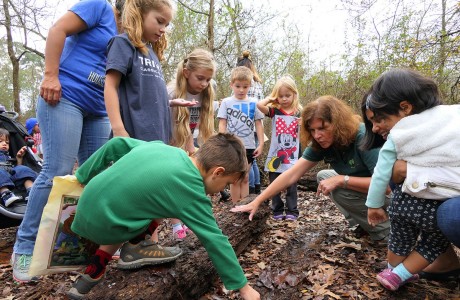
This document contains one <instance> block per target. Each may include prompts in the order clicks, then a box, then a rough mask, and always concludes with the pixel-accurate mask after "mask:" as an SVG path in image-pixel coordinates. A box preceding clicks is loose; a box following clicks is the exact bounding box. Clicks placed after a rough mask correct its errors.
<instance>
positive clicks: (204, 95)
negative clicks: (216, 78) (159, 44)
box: [173, 49, 216, 145]
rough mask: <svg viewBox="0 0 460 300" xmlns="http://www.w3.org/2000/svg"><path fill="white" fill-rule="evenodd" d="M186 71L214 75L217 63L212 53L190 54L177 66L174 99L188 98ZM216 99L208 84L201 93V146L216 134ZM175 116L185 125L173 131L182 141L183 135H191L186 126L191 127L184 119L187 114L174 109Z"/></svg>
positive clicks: (199, 125)
mask: <svg viewBox="0 0 460 300" xmlns="http://www.w3.org/2000/svg"><path fill="white" fill-rule="evenodd" d="M185 69H187V70H189V71H190V72H194V71H196V70H198V69H205V70H210V71H212V73H213V75H214V72H215V71H216V62H215V60H214V56H213V55H212V54H211V52H209V51H207V50H204V49H195V50H193V51H192V52H191V53H190V54H188V55H187V57H186V58H185V59H183V60H182V61H180V62H179V64H178V65H177V70H176V78H175V88H174V98H182V99H185V98H186V96H187V78H185V76H184V70H185ZM214 99H215V92H214V88H213V86H212V84H208V87H207V88H205V89H204V90H203V91H202V92H201V107H200V120H199V122H198V123H199V124H198V130H199V132H198V144H199V145H201V144H202V143H204V142H205V141H206V140H207V139H208V138H209V137H210V136H211V135H212V134H213V132H214ZM176 108H177V109H176ZM186 110H187V113H188V115H190V114H189V112H188V108H186ZM176 111H177V112H176ZM174 114H175V116H174ZM173 116H174V117H175V120H176V121H179V120H181V121H184V123H183V124H177V127H176V130H174V131H173V136H174V137H175V139H177V140H182V138H183V137H181V135H183V134H191V133H190V129H188V132H187V130H186V129H185V128H183V127H185V126H186V127H190V124H189V122H190V121H189V118H188V119H182V117H185V112H183V111H182V109H179V108H178V107H174V108H173ZM176 117H177V118H176Z"/></svg>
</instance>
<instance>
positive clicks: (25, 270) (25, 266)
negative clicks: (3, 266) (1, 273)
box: [10, 253, 39, 283]
mask: <svg viewBox="0 0 460 300" xmlns="http://www.w3.org/2000/svg"><path fill="white" fill-rule="evenodd" d="M31 262H32V255H27V254H15V253H13V255H12V256H11V262H10V263H11V265H12V266H13V279H14V280H15V281H17V282H19V283H26V282H29V281H37V280H38V279H39V278H38V277H37V276H30V275H29V269H30V263H31Z"/></svg>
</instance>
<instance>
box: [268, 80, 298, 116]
mask: <svg viewBox="0 0 460 300" xmlns="http://www.w3.org/2000/svg"><path fill="white" fill-rule="evenodd" d="M282 87H285V88H287V89H288V90H290V91H291V92H292V93H293V94H294V97H293V99H292V103H291V107H290V108H291V109H293V110H294V111H295V112H300V111H301V110H302V105H300V102H299V91H298V90H297V85H296V84H295V81H294V78H292V76H291V75H289V74H288V75H284V76H283V77H281V78H280V79H278V80H277V81H276V83H275V86H274V87H273V90H272V92H271V94H270V96H268V98H269V99H270V101H271V102H270V103H269V106H271V107H275V108H278V109H279V108H280V104H279V103H278V102H276V99H278V97H279V93H280V89H281V88H282Z"/></svg>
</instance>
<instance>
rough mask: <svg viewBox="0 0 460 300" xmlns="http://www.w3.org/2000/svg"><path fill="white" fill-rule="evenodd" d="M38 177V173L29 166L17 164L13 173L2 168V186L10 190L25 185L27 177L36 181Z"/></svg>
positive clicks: (0, 180)
mask: <svg viewBox="0 0 460 300" xmlns="http://www.w3.org/2000/svg"><path fill="white" fill-rule="evenodd" d="M36 178H37V173H35V171H34V170H32V169H31V168H29V167H27V166H22V165H19V166H15V167H13V169H12V172H11V173H9V172H7V171H5V170H3V169H0V187H6V188H8V189H10V190H12V189H14V188H15V187H19V186H21V185H23V184H24V182H25V181H26V180H27V179H29V180H32V181H34V180H35V179H36Z"/></svg>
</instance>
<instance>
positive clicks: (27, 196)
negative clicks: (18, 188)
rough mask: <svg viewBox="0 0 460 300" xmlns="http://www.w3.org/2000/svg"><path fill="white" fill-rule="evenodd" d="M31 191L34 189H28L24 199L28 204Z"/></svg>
mask: <svg viewBox="0 0 460 300" xmlns="http://www.w3.org/2000/svg"><path fill="white" fill-rule="evenodd" d="M31 189H32V188H28V189H27V190H26V197H25V198H24V201H26V202H29V194H30V190H31Z"/></svg>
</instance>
